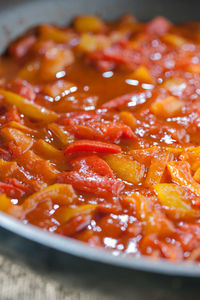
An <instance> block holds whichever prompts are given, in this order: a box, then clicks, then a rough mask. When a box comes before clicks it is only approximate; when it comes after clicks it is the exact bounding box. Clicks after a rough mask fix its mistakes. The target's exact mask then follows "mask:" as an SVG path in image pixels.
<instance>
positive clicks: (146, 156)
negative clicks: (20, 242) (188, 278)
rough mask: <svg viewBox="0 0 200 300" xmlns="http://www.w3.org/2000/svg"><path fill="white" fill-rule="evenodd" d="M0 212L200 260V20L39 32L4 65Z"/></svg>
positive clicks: (130, 250)
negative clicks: (194, 21) (196, 21)
mask: <svg viewBox="0 0 200 300" xmlns="http://www.w3.org/2000/svg"><path fill="white" fill-rule="evenodd" d="M0 124H1V126H0V136H1V144H0V177H1V178H0V191H1V194H0V210H1V211H3V212H5V213H7V214H9V215H12V216H14V217H16V218H18V219H19V220H21V221H22V222H24V223H25V224H33V225H36V226H38V227H40V228H42V229H43V230H46V231H49V232H54V233H57V234H61V235H63V236H68V237H72V238H74V239H77V240H80V241H84V242H87V243H88V244H89V245H91V246H95V247H104V248H107V249H109V250H110V251H112V253H113V254H114V255H119V254H121V253H125V254H132V255H133V256H141V255H147V256H151V257H153V258H165V259H167V260H171V261H182V260H195V261H199V259H200V134H199V133H200V24H199V23H188V24H184V25H173V24H172V23H171V22H170V21H168V20H167V19H165V18H163V17H157V18H155V19H153V20H152V21H150V22H147V23H140V22H138V21H136V20H135V18H133V17H132V16H124V17H123V18H121V19H120V20H118V21H116V22H113V23H111V22H110V23H106V22H103V21H102V20H101V19H100V18H99V17H96V16H90V15H88V16H85V15H84V16H77V17H76V18H75V19H74V21H73V23H72V25H70V26H67V27H58V26H54V25H48V24H42V25H39V26H38V27H37V28H34V29H32V30H30V31H28V32H27V33H26V34H25V35H23V36H22V37H19V38H18V39H17V40H16V41H14V42H12V43H11V44H10V45H9V46H8V49H7V51H6V53H5V54H4V55H2V57H1V59H0Z"/></svg>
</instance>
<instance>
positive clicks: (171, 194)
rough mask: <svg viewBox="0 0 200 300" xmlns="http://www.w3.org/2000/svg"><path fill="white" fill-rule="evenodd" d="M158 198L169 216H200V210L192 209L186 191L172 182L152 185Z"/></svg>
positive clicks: (177, 217) (176, 217)
mask: <svg viewBox="0 0 200 300" xmlns="http://www.w3.org/2000/svg"><path fill="white" fill-rule="evenodd" d="M153 188H154V189H155V191H156V193H157V196H158V199H159V200H160V203H161V204H162V205H163V207H164V208H165V209H166V214H167V215H169V216H170V217H171V218H174V219H179V218H192V217H197V216H200V210H196V209H193V208H192V206H191V204H190V203H189V201H188V200H187V196H186V195H187V191H186V189H185V188H183V187H182V186H179V185H177V184H173V183H161V184H156V185H154V186H153Z"/></svg>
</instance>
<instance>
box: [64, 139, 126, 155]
mask: <svg viewBox="0 0 200 300" xmlns="http://www.w3.org/2000/svg"><path fill="white" fill-rule="evenodd" d="M81 151H91V152H97V153H120V152H121V147H120V146H118V145H114V144H108V143H104V142H99V141H90V140H80V141H76V142H74V143H72V144H70V145H69V147H68V148H67V149H66V150H65V152H64V153H65V154H67V153H73V152H81Z"/></svg>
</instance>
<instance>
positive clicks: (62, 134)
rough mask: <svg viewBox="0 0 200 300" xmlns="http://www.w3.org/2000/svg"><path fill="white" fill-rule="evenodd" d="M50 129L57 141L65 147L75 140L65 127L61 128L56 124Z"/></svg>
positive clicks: (52, 124)
mask: <svg viewBox="0 0 200 300" xmlns="http://www.w3.org/2000/svg"><path fill="white" fill-rule="evenodd" d="M48 129H50V130H51V131H52V132H53V134H54V135H55V136H56V137H57V139H58V140H59V142H60V143H61V144H62V145H63V146H66V145H68V144H69V143H70V142H73V140H74V138H73V137H72V136H71V135H70V133H69V132H68V131H66V130H65V129H64V128H63V127H61V126H59V125H58V124H56V123H51V124H49V125H48Z"/></svg>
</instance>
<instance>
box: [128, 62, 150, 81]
mask: <svg viewBox="0 0 200 300" xmlns="http://www.w3.org/2000/svg"><path fill="white" fill-rule="evenodd" d="M130 77H131V78H134V79H138V80H139V81H141V82H147V83H153V81H154V80H153V78H152V76H151V74H150V72H149V70H148V69H147V68H146V67H145V66H140V67H139V68H138V69H137V70H135V72H133V73H132V74H131V76H130Z"/></svg>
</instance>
